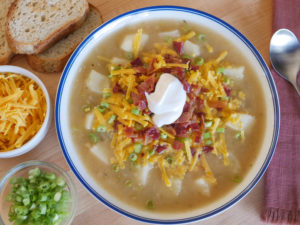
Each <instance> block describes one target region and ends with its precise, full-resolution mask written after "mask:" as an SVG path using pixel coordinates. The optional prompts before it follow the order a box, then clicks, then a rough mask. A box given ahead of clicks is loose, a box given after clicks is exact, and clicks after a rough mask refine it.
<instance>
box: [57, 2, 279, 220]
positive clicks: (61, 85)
mask: <svg viewBox="0 0 300 225" xmlns="http://www.w3.org/2000/svg"><path fill="white" fill-rule="evenodd" d="M161 10H163V11H181V12H186V13H191V14H196V15H199V16H201V17H205V18H207V19H210V20H212V21H214V22H216V23H218V24H220V25H222V26H223V27H225V28H226V29H227V30H229V31H231V32H232V33H233V34H234V35H235V36H237V37H238V38H239V39H240V40H241V41H242V42H243V43H244V44H245V45H246V46H247V47H248V48H249V49H250V50H251V52H252V53H253V55H254V56H255V57H256V59H257V61H258V62H259V64H260V66H261V68H262V70H263V71H264V74H265V76H266V78H267V81H268V84H269V88H270V89H271V94H272V101H273V106H274V115H275V123H274V132H273V137H272V142H271V145H270V148H269V151H268V155H267V157H266V159H265V161H264V163H263V165H262V167H261V168H260V170H259V172H258V173H257V175H256V176H255V178H254V179H253V180H252V181H251V182H250V184H249V185H248V186H247V187H246V188H245V189H244V190H243V191H242V192H240V193H239V194H238V195H237V196H236V197H235V198H233V199H232V200H230V201H229V202H227V203H226V204H224V205H222V206H220V207H218V208H216V209H214V210H212V211H210V212H207V213H205V214H202V215H199V216H195V217H189V218H183V219H177V220H159V219H151V218H145V217H141V216H138V215H135V214H132V213H130V212H128V211H126V210H124V209H121V208H119V207H118V206H116V205H113V204H112V203H110V202H109V201H108V200H106V199H105V198H103V197H102V196H101V195H99V194H98V193H97V192H96V191H95V190H94V189H93V188H92V187H91V186H90V185H89V184H88V183H87V182H86V181H85V179H84V178H83V177H82V176H81V174H80V173H79V171H78V170H77V168H76V166H75V165H74V163H73V162H72V159H71V157H70V156H69V154H68V151H67V148H66V145H65V143H64V139H63V135H62V130H61V126H60V106H61V98H62V92H63V88H64V85H65V81H66V78H67V76H68V73H69V71H70V68H71V67H72V65H73V63H74V61H75V60H76V58H77V56H78V54H80V52H81V51H82V50H83V48H84V47H85V46H86V45H87V44H88V43H89V42H90V41H91V40H92V39H93V37H94V35H95V34H96V33H97V32H98V31H99V30H101V29H102V28H104V27H105V26H107V25H109V24H110V23H112V22H114V21H116V20H118V19H120V18H122V17H126V16H128V15H136V14H139V13H144V12H151V11H161ZM55 117H56V121H55V122H56V130H57V135H58V139H59V142H60V145H61V148H62V151H63V154H64V156H65V158H66V160H67V162H68V164H69V165H70V167H71V169H72V171H73V172H74V174H75V175H76V177H77V178H78V179H79V181H80V182H81V183H82V184H83V186H84V187H85V188H86V189H87V190H88V191H89V192H90V193H91V194H92V195H93V196H94V197H95V198H97V199H98V200H99V201H101V202H102V203H103V204H105V205H106V206H108V207H109V208H111V209H113V210H115V211H116V212H118V213H120V214H122V215H124V216H127V217H129V218H132V219H135V220H138V221H141V222H146V223H156V224H182V223H190V222H195V221H198V220H203V219H205V218H208V217H211V216H213V215H216V214H218V213H220V212H222V211H224V210H225V209H227V208H229V207H231V206H232V205H234V204H235V203H237V202H238V201H239V200H241V199H242V198H243V197H244V196H245V195H246V194H247V193H248V192H249V191H250V190H252V188H253V187H254V186H255V185H256V184H257V182H258V181H259V180H260V178H261V177H262V176H263V174H264V172H265V171H266V169H267V167H268V165H269V164H270V161H271V159H272V156H273V154H274V151H275V147H276V144H277V141H278V135H279V127H280V108H279V100H278V94H277V90H276V87H275V83H274V80H273V78H272V75H271V72H270V70H269V68H268V66H267V65H266V63H265V61H264V60H263V58H262V56H261V55H260V54H259V52H258V51H257V50H256V48H255V47H254V46H253V45H252V44H251V43H250V41H249V40H248V39H247V38H246V37H244V35H242V34H241V33H240V32H239V31H238V30H236V29H235V28H234V27H232V26H231V25H229V24H227V23H226V22H224V21H223V20H221V19H219V18H217V17H215V16H212V15H210V14H208V13H205V12H202V11H199V10H196V9H192V8H187V7H180V6H152V7H146V8H140V9H136V10H133V11H129V12H126V13H124V14H121V15H119V16H117V17H115V18H113V19H111V20H109V21H107V22H106V23H104V24H102V25H101V26H100V27H98V28H97V29H96V30H94V31H93V32H92V33H91V34H90V35H89V36H87V37H86V39H85V40H84V41H83V42H82V43H81V44H80V45H79V46H78V48H77V49H76V50H75V51H74V53H73V54H72V56H71V57H70V59H69V61H68V63H67V65H66V67H65V69H64V71H63V74H62V76H61V80H60V83H59V86H58V90H57V96H56V108H55Z"/></svg>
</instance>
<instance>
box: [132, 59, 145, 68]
mask: <svg viewBox="0 0 300 225" xmlns="http://www.w3.org/2000/svg"><path fill="white" fill-rule="evenodd" d="M130 64H131V65H132V66H133V67H136V66H143V62H142V60H140V58H136V59H134V60H132V61H131V62H130Z"/></svg>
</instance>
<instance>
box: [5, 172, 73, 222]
mask: <svg viewBox="0 0 300 225" xmlns="http://www.w3.org/2000/svg"><path fill="white" fill-rule="evenodd" d="M59 179H62V178H61V177H57V176H56V174H54V173H51V172H46V171H41V170H40V169H39V168H35V169H32V170H30V171H29V172H28V178H25V177H15V178H13V179H11V180H10V183H14V184H12V188H11V192H10V193H9V195H8V196H7V198H6V199H7V200H8V201H9V202H11V206H10V211H9V214H8V217H9V221H10V222H12V223H13V224H16V225H21V224H57V225H58V224H61V222H62V221H63V220H64V219H65V218H66V217H67V216H68V208H69V200H70V193H69V192H68V191H67V190H66V183H65V181H63V185H62V186H59V185H57V183H61V181H59Z"/></svg>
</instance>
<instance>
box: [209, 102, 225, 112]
mask: <svg viewBox="0 0 300 225" xmlns="http://www.w3.org/2000/svg"><path fill="white" fill-rule="evenodd" d="M208 105H209V106H210V107H213V108H216V109H218V110H222V109H224V108H226V106H227V101H226V100H218V101H209V102H208Z"/></svg>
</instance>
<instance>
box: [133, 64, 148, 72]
mask: <svg viewBox="0 0 300 225" xmlns="http://www.w3.org/2000/svg"><path fill="white" fill-rule="evenodd" d="M133 69H134V70H135V71H136V72H137V74H147V69H146V68H144V67H142V66H138V67H134V68H133Z"/></svg>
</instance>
